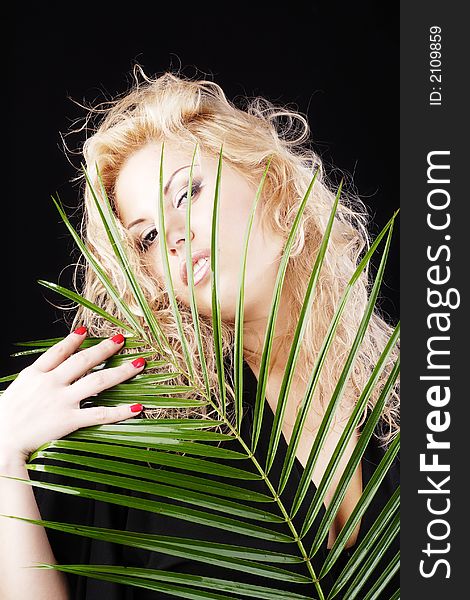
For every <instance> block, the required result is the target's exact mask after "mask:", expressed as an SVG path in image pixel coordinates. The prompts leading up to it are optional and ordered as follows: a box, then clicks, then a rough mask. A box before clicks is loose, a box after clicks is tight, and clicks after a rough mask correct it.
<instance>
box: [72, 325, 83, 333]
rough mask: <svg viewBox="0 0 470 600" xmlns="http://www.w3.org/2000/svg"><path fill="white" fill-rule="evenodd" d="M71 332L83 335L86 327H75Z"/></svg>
mask: <svg viewBox="0 0 470 600" xmlns="http://www.w3.org/2000/svg"><path fill="white" fill-rule="evenodd" d="M73 333H76V334H77V335H83V334H84V333H86V327H83V326H82V327H77V329H74V330H73Z"/></svg>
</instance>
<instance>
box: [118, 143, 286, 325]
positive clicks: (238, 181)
mask: <svg viewBox="0 0 470 600" xmlns="http://www.w3.org/2000/svg"><path fill="white" fill-rule="evenodd" d="M160 153H161V144H159V143H151V144H148V145H146V146H143V147H142V148H141V149H139V150H138V151H137V152H135V153H134V154H133V155H131V156H130V157H129V158H128V159H127V161H126V162H125V163H124V165H123V167H122V169H121V171H120V173H119V175H118V178H117V180H116V188H115V198H116V203H117V208H118V212H119V216H120V219H121V221H122V223H123V225H124V227H126V229H128V230H129V233H130V234H131V235H132V237H134V238H135V239H136V240H138V241H139V242H140V244H141V245H142V252H143V254H145V259H146V262H148V264H149V265H150V268H151V269H152V270H154V272H155V275H156V276H158V277H160V278H161V279H162V280H163V268H162V261H161V253H160V242H159V239H158V236H159V235H161V232H160V231H158V218H157V216H156V215H157V203H158V187H159V168H160ZM191 160H192V152H188V151H187V150H182V149H179V148H177V147H176V146H175V145H169V144H167V143H166V144H165V149H164V157H163V185H164V194H165V196H164V198H165V200H164V202H165V203H164V206H165V227H166V231H165V235H166V241H167V245H168V259H169V263H170V269H171V275H172V279H173V285H174V288H175V292H176V295H177V296H178V298H180V299H181V300H182V301H183V302H185V303H186V304H189V294H188V284H187V275H186V266H185V265H186V240H185V238H186V207H187V198H188V196H189V188H188V186H189V173H190V167H191ZM216 175H217V158H214V157H210V156H204V155H202V157H201V163H200V164H199V163H198V164H195V166H194V169H193V185H192V207H191V253H192V256H193V265H194V266H193V268H194V282H195V295H196V301H197V305H198V310H199V312H200V313H202V314H205V315H210V314H211V271H210V251H211V224H212V207H213V201H214V191H215V183H216ZM255 194H256V187H254V186H252V185H251V184H250V183H249V182H248V181H247V180H246V179H245V178H244V177H243V176H242V175H240V174H239V173H238V172H237V171H235V170H234V169H233V168H231V167H230V166H229V164H228V162H227V161H224V162H223V164H222V174H221V186H220V212H219V291H220V306H221V313H222V318H223V319H224V320H228V321H232V320H233V319H234V317H235V307H236V301H237V289H238V278H239V272H240V260H241V255H242V246H243V238H244V234H245V230H246V226H247V223H248V218H249V214H250V210H251V207H252V203H253V200H254V198H255ZM257 213H258V211H257ZM282 247H283V240H282V238H281V237H280V236H276V235H274V234H273V233H271V232H267V231H266V230H265V228H263V227H262V226H261V223H260V221H259V219H258V217H257V215H255V219H254V223H253V228H252V232H251V237H250V244H249V247H248V258H247V270H246V278H245V321H247V320H248V321H250V320H256V319H259V318H263V317H265V316H266V314H267V313H268V312H269V307H270V304H271V297H272V292H273V288H274V282H275V279H276V275H277V269H278V266H279V259H280V256H281V254H282Z"/></svg>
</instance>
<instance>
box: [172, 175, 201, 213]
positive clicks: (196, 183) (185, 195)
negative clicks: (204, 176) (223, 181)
mask: <svg viewBox="0 0 470 600" xmlns="http://www.w3.org/2000/svg"><path fill="white" fill-rule="evenodd" d="M201 187H202V186H201V182H200V181H197V180H194V179H193V185H192V186H191V199H192V200H194V198H195V197H196V196H197V195H198V193H199V192H200V191H201ZM188 192H189V188H188V187H186V189H185V191H184V193H183V194H181V195H179V196H177V198H176V208H180V206H181V204H182V203H183V202H184V201H187V200H188Z"/></svg>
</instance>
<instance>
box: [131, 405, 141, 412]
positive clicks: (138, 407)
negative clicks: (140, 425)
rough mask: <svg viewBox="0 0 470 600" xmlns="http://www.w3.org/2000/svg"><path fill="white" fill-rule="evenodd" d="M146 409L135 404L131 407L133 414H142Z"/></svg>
mask: <svg viewBox="0 0 470 600" xmlns="http://www.w3.org/2000/svg"><path fill="white" fill-rule="evenodd" d="M143 408H144V407H143V406H142V404H133V405H132V406H131V412H140V411H141V410H142V409H143Z"/></svg>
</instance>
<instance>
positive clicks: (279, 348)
mask: <svg viewBox="0 0 470 600" xmlns="http://www.w3.org/2000/svg"><path fill="white" fill-rule="evenodd" d="M289 306H290V303H289V302H288V300H287V297H286V294H285V292H284V291H283V292H282V294H281V301H280V304H279V311H278V314H277V318H276V325H275V330H274V339H273V344H272V350H271V357H270V361H269V372H272V371H282V372H283V371H284V368H285V365H286V362H287V357H288V356H289V351H290V345H291V342H292V337H293V331H292V324H291V319H292V314H291V311H290V310H289ZM267 309H269V306H268V307H267ZM268 317H269V315H268V314H262V315H257V316H255V317H252V318H248V319H245V322H244V326H243V351H244V357H245V360H246V361H247V363H248V364H249V365H250V367H251V369H252V370H253V371H254V372H255V373H257V372H259V367H260V364H261V356H262V352H263V346H264V338H265V335H266V327H267V324H268Z"/></svg>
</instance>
